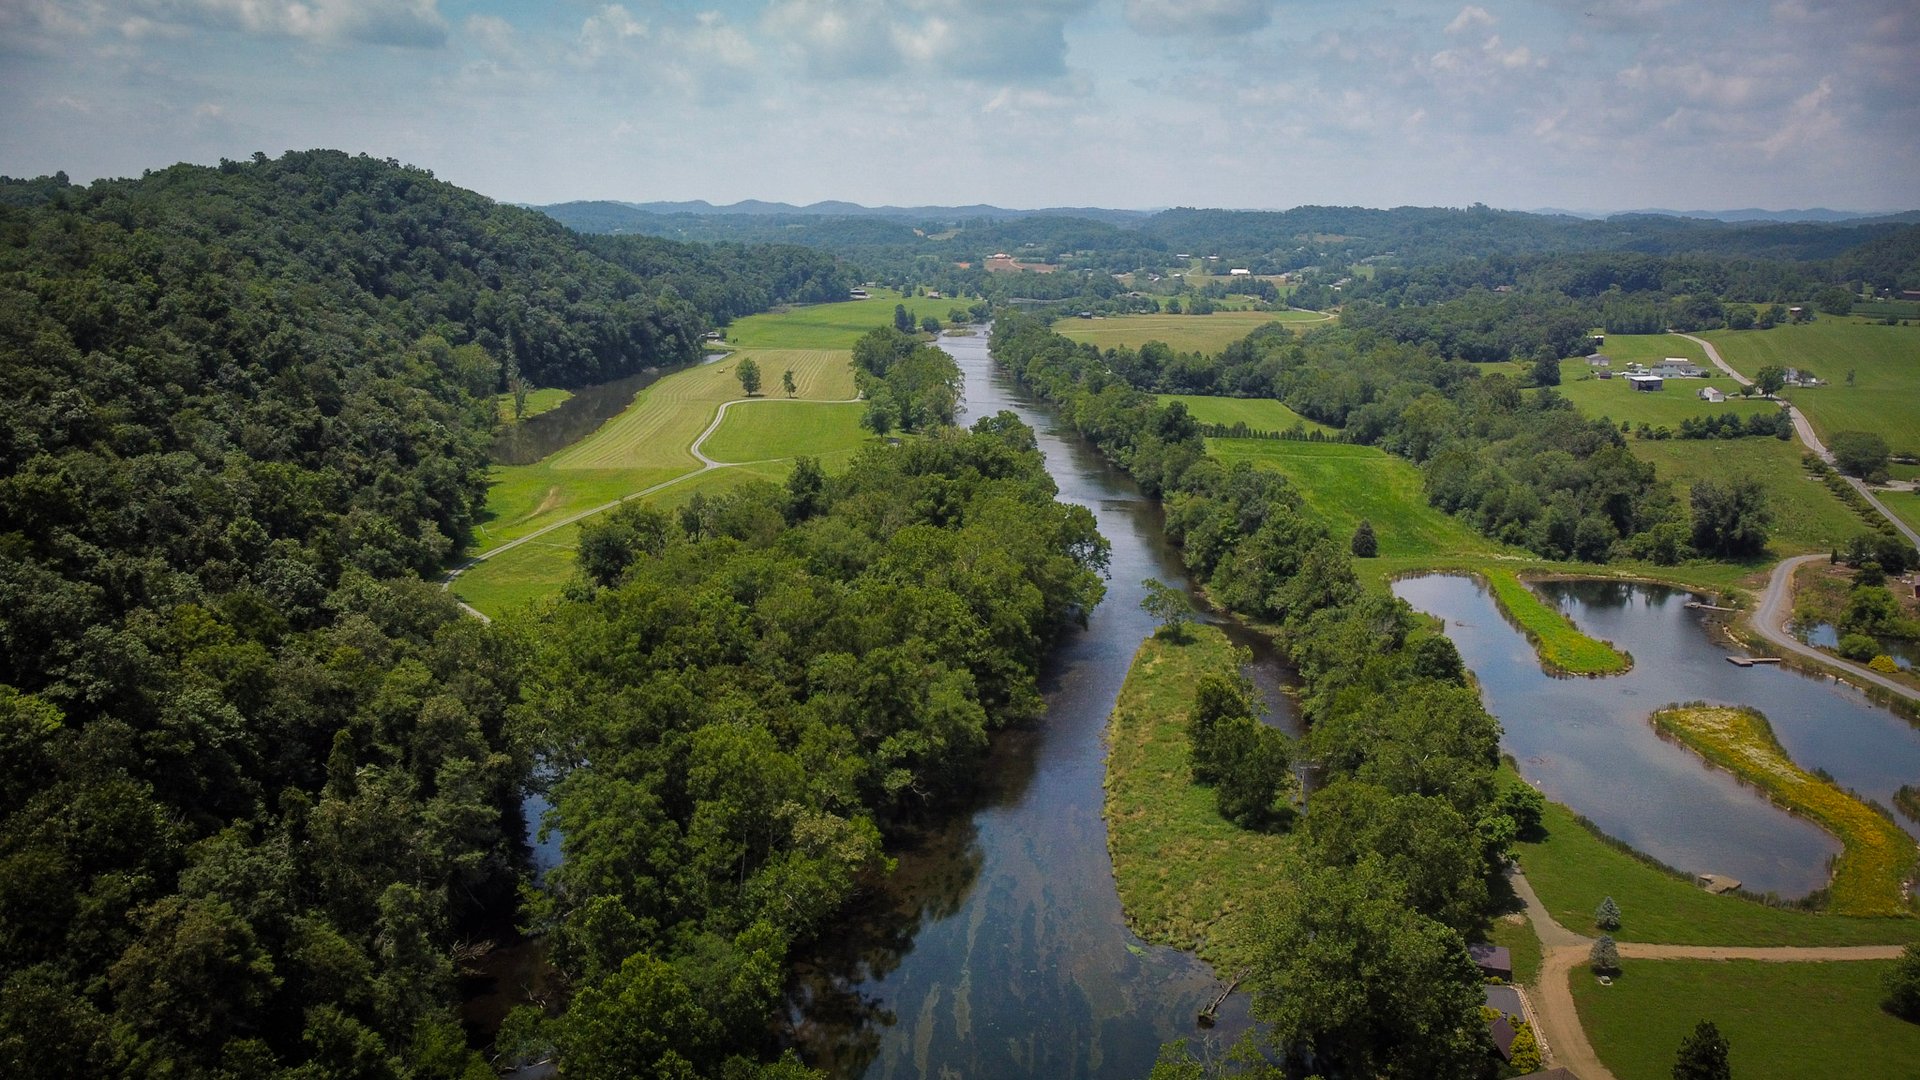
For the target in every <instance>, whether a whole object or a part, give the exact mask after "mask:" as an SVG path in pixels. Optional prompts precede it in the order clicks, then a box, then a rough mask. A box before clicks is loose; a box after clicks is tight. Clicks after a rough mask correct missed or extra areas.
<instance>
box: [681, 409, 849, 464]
mask: <svg viewBox="0 0 1920 1080" xmlns="http://www.w3.org/2000/svg"><path fill="white" fill-rule="evenodd" d="M863 411H865V406H864V405H860V404H857V403H852V404H838V405H834V404H821V403H818V402H811V401H787V400H785V399H780V398H772V399H768V400H765V401H755V402H750V403H747V404H742V405H734V406H732V407H731V408H729V409H728V410H727V418H726V419H725V420H722V421H721V422H720V427H719V428H718V429H717V430H716V431H714V433H713V434H712V435H709V436H708V437H707V441H706V442H705V443H704V444H702V445H701V449H702V450H703V451H705V453H706V455H707V456H708V457H710V458H712V459H713V460H715V461H727V462H745V461H770V460H776V459H777V460H791V459H792V458H796V457H801V456H809V457H817V458H821V459H822V460H829V459H840V458H847V457H851V456H852V455H853V452H854V451H856V450H858V449H859V448H860V447H862V446H865V445H867V444H869V443H871V442H873V441H874V438H875V437H874V435H873V434H872V433H871V432H869V431H867V430H866V429H865V428H863V427H861V426H860V414H861V413H862V412H863Z"/></svg>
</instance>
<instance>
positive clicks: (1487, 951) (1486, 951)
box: [1467, 941, 1513, 982]
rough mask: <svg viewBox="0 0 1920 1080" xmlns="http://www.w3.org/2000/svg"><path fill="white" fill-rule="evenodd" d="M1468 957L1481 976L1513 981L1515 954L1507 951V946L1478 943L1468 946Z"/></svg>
mask: <svg viewBox="0 0 1920 1080" xmlns="http://www.w3.org/2000/svg"><path fill="white" fill-rule="evenodd" d="M1467 957H1468V958H1469V959H1471V960H1472V961H1473V966H1474V967H1477V968H1479V969H1480V974H1482V975H1486V976H1488V977H1490V978H1498V979H1504V980H1506V981H1507V982H1512V981H1513V954H1512V953H1509V952H1508V951H1507V949H1506V946H1504V945H1492V944H1489V943H1487V942H1484V941H1476V942H1474V943H1473V944H1471V945H1469V946H1467Z"/></svg>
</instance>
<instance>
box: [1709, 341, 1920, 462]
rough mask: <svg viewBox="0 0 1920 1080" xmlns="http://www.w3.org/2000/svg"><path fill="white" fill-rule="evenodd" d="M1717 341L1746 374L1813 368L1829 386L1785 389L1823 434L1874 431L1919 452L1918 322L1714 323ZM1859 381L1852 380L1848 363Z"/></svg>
mask: <svg viewBox="0 0 1920 1080" xmlns="http://www.w3.org/2000/svg"><path fill="white" fill-rule="evenodd" d="M1701 336H1703V337H1705V338H1706V339H1707V340H1709V341H1711V342H1713V343H1714V344H1715V345H1716V346H1717V347H1718V348H1719V349H1720V355H1721V356H1724V357H1725V358H1726V360H1727V363H1729V364H1732V365H1733V366H1734V368H1735V369H1736V370H1738V371H1739V372H1740V373H1741V374H1742V375H1745V376H1747V377H1748V378H1752V377H1753V374H1754V372H1756V371H1758V370H1760V369H1761V368H1762V367H1764V366H1766V365H1768V364H1777V365H1779V366H1780V367H1797V368H1805V369H1808V370H1811V371H1812V372H1813V373H1814V374H1815V375H1817V376H1819V377H1820V378H1822V379H1825V380H1827V381H1828V383H1829V385H1827V386H1816V387H1812V388H1808V389H1799V388H1789V389H1787V390H1785V391H1783V392H1782V393H1781V396H1782V397H1784V398H1786V399H1787V400H1789V401H1791V402H1793V404H1794V407H1795V408H1797V409H1800V410H1802V411H1804V412H1805V413H1806V414H1807V419H1808V420H1810V421H1812V422H1813V429H1814V431H1815V432H1817V433H1818V434H1819V435H1820V437H1821V439H1823V440H1825V439H1827V438H1829V437H1831V436H1832V435H1833V433H1834V432H1836V431H1871V432H1875V433H1877V434H1879V435H1880V436H1881V437H1882V438H1884V439H1886V440H1887V445H1888V446H1890V447H1892V448H1893V450H1894V451H1895V452H1896V453H1900V452H1903V451H1904V452H1907V453H1915V454H1920V327H1914V326H1871V325H1867V324H1864V323H1856V322H1844V321H1841V320H1838V319H1830V318H1824V317H1823V318H1821V319H1820V321H1818V322H1811V323H1803V324H1801V325H1798V326H1776V327H1774V328H1773V329H1771V330H1715V331H1712V332H1710V333H1707V334H1703V335H1701ZM1848 369H1852V371H1853V373H1854V385H1852V386H1848V385H1847V371H1848Z"/></svg>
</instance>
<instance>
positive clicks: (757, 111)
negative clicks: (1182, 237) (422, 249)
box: [0, 0, 1920, 210]
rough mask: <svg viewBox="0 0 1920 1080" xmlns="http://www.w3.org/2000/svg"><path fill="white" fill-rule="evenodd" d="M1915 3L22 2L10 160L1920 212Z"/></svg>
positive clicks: (1234, 202) (13, 65)
mask: <svg viewBox="0 0 1920 1080" xmlns="http://www.w3.org/2000/svg"><path fill="white" fill-rule="evenodd" d="M1916 71H1920V4H1916V3H1914V2H1913V0H1780V2H1778V3H1766V2H1765V0H1758V2H1756V0H1519V2H1511V3H1507V2H1502V0H1476V2H1472V3H1465V4H1462V3H1460V2H1459V0H1451V2H1426V0H1406V2H1400V3H1391V2H1386V3H1363V4H1347V3H1340V2H1329V0H1320V2H1317V3H1305V2H1299V0H691V2H680V0H623V2H621V3H597V2H596V3H586V2H581V3H575V2H570V0H550V2H548V3H544V4H529V3H504V2H494V0H479V2H466V0H299V2H293V0H0V173H5V174H8V175H13V176H31V175H40V174H43V173H49V172H52V171H55V170H59V169H64V170H65V171H66V172H67V173H68V174H69V175H70V176H72V177H73V178H75V179H76V180H86V179H92V178H95V177H99V176H119V175H129V174H134V175H137V174H138V173H139V172H140V171H141V170H142V169H146V168H156V167H159V166H163V165H166V164H170V163H172V162H175V161H180V160H186V161H196V162H204V163H212V162H214V161H217V160H218V159H220V158H222V157H232V158H240V157H246V156H248V155H250V154H251V153H253V152H254V151H256V150H261V151H266V152H267V153H269V154H277V153H279V152H280V151H282V150H285V149H289V148H307V147H316V146H326V147H338V148H342V149H347V150H352V151H359V152H365V153H369V154H373V155H376V156H380V157H392V158H398V159H400V160H402V161H405V162H409V163H412V164H415V165H420V166H424V167H426V168H429V169H432V170H434V172H435V173H436V174H438V175H439V176H441V177H442V178H445V179H448V180H452V181H454V182H455V183H459V184H462V185H464V186H467V187H471V188H475V189H477V190H479V191H482V192H484V193H486V194H488V195H491V196H493V197H495V198H498V199H502V200H506V201H514V202H554V201H560V200H565V199H584V198H609V199H626V200H636V201H645V200H652V199H694V198H705V199H710V200H713V201H715V202H728V201H732V200H735V199H742V198H762V199H770V200H784V201H789V202H802V203H804V202H811V201H814V200H818V199H847V200H851V201H855V202H863V203H868V204H879V203H898V204H909V203H910V204H918V203H966V202H992V203H998V204H1000V205H1005V206H1022V207H1030V206H1051V205H1100V206H1120V207H1142V208H1145V207H1160V206H1170V205H1195V206H1234V207H1272V208H1282V207H1290V206H1296V205H1300V204H1303V203H1339V204H1360V205H1369V206H1396V205H1405V204H1418V205H1445V206H1460V205H1465V204H1468V203H1472V202H1485V203H1488V204H1490V205H1493V206H1501V207H1513V208H1520V209H1532V208H1536V207H1544V206H1556V207H1568V208H1576V209H1626V208H1633V207H1644V206H1664V207H1671V208H1679V209H1692V208H1715V209H1720V208H1732V207H1744V206H1762V207H1768V208H1774V209H1781V208H1789V207H1794V208H1799V207H1808V206H1828V207H1834V208H1841V209H1871V210H1881V209H1911V208H1920V93H1917V92H1916V90H1917V89H1920V81H1917V80H1916V79H1915V78H1914V75H1915V73H1916Z"/></svg>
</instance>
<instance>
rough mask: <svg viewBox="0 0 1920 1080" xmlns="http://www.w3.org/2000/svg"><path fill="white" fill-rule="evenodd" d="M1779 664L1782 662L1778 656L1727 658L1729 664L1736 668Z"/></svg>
mask: <svg viewBox="0 0 1920 1080" xmlns="http://www.w3.org/2000/svg"><path fill="white" fill-rule="evenodd" d="M1779 662H1780V658H1779V657H1777V656H1729V657H1727V663H1729V664H1732V665H1733V666H1734V667H1752V666H1753V665H1755V664H1777V663H1779Z"/></svg>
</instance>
